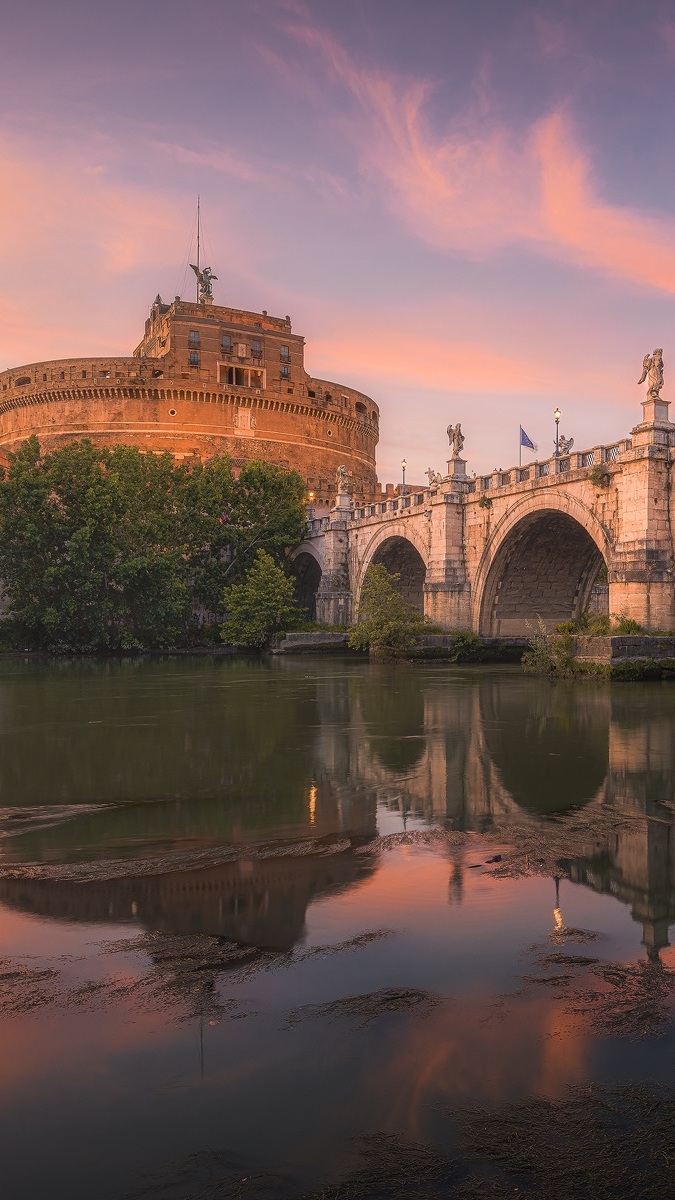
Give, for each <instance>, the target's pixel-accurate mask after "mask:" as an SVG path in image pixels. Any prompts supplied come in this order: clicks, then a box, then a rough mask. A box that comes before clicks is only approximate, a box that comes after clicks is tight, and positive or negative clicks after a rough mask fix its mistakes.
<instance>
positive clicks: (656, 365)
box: [638, 349, 663, 400]
mask: <svg viewBox="0 0 675 1200" xmlns="http://www.w3.org/2000/svg"><path fill="white" fill-rule="evenodd" d="M647 377H649V387H648V388H647V398H648V399H651V400H658V399H659V392H660V391H661V388H662V387H663V350H662V349H658V350H653V351H652V353H651V354H645V356H644V358H643V360H642V374H641V376H640V378H639V379H638V385H639V384H641V383H644V381H645V379H647Z"/></svg>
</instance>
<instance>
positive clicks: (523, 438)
mask: <svg viewBox="0 0 675 1200" xmlns="http://www.w3.org/2000/svg"><path fill="white" fill-rule="evenodd" d="M520 444H521V446H525V447H526V449H528V450H534V452H535V454H536V453H537V449H538V447H537V446H535V444H534V442H533V441H532V438H529V437H528V436H527V434H526V432H525V430H524V429H523V427H522V425H521V426H520Z"/></svg>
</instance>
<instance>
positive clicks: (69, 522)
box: [0, 437, 305, 651]
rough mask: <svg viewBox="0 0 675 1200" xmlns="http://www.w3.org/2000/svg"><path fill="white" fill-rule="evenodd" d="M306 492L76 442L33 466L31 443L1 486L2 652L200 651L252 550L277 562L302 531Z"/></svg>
mask: <svg viewBox="0 0 675 1200" xmlns="http://www.w3.org/2000/svg"><path fill="white" fill-rule="evenodd" d="M303 496H304V490H303V483H302V480H301V479H300V476H299V475H297V474H296V473H295V472H291V473H290V474H289V473H285V472H282V471H280V470H279V469H277V468H275V467H271V466H269V465H267V464H264V463H249V464H248V465H247V467H245V468H244V469H243V470H242V472H241V476H240V478H239V479H238V480H235V479H234V476H233V474H232V469H231V464H230V460H229V459H228V458H227V457H221V458H216V459H213V460H212V461H211V462H209V463H199V462H197V463H195V464H192V465H190V466H187V465H181V466H176V465H175V464H174V462H173V459H172V458H171V456H170V455H169V454H164V455H154V454H143V453H141V451H139V450H138V449H136V448H134V447H130V446H118V447H115V448H113V449H101V448H98V447H95V446H93V445H92V443H91V442H89V441H83V442H79V443H78V442H75V443H71V444H70V445H68V446H64V447H63V448H62V449H60V450H57V451H55V452H54V453H53V454H47V455H42V454H41V452H40V446H39V443H38V440H37V438H35V437H31V438H29V439H28V440H27V441H26V442H24V443H23V445H22V446H21V448H20V449H19V450H18V452H17V453H16V454H14V455H12V456H11V461H10V465H9V468H8V470H7V472H6V473H5V476H4V478H3V479H2V480H0V579H2V580H3V585H4V591H5V595H6V598H7V607H8V612H7V617H6V619H5V621H4V622H3V625H4V628H3V635H2V641H3V642H4V643H6V642H7V640H8V639H9V640H11V642H12V643H13V644H14V645H17V646H21V647H22V648H23V647H24V646H28V647H30V648H31V649H53V650H84V651H93V650H124V649H139V648H144V647H163V646H179V645H186V644H190V643H193V642H194V641H195V639H196V638H197V637H201V635H200V633H199V630H198V628H197V627H196V626H195V624H194V622H193V620H192V613H193V611H195V610H196V611H200V610H201V611H206V612H207V613H218V612H219V611H220V610H221V601H222V594H223V588H224V587H225V585H226V584H227V583H228V582H229V581H234V580H235V579H236V578H237V576H238V575H240V574H242V573H243V571H244V570H245V569H246V567H247V566H248V565H249V564H250V562H251V559H252V557H253V555H254V554H255V550H256V549H257V548H258V547H263V548H267V549H268V550H269V551H270V553H272V554H273V555H274V556H275V557H277V558H279V559H281V558H282V556H283V549H284V547H285V546H289V545H293V544H295V543H297V542H298V541H299V540H300V539H301V538H302V536H303V534H304V530H305V512H304V506H303Z"/></svg>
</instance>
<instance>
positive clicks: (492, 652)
mask: <svg viewBox="0 0 675 1200" xmlns="http://www.w3.org/2000/svg"><path fill="white" fill-rule="evenodd" d="M349 633H350V631H349V629H345V630H344V631H342V630H334V631H330V632H329V631H316V632H312V631H309V632H302V633H286V634H284V635H283V637H281V638H279V639H278V640H277V641H276V642H275V643H273V644H272V646H271V648H270V652H271V653H272V654H282V655H283V654H356V655H359V656H360V657H363V656H364V654H366V653H368V652H367V651H361V650H353V649H351V648H350V646H349ZM526 648H527V639H526V638H480V637H478V636H477V635H476V634H474V633H463V632H456V633H427V634H423V635H422V636H421V637H420V638H419V639H418V640H417V641H416V642H415V644H414V645H412V646H408V647H406V648H404V649H397V650H393V649H390V648H389V647H382V648H381V650H380V648H378V649H377V651H376V652H375V653H374V654H373V650H372V649H371V651H370V653H371V655H372V656H373V657H376V658H387V659H401V660H404V661H406V662H416V661H417V662H431V661H435V660H436V661H440V662H450V663H472V662H475V663H486V664H487V663H509V662H511V663H517V662H520V660H521V658H522V656H523V654H524V652H525V650H526Z"/></svg>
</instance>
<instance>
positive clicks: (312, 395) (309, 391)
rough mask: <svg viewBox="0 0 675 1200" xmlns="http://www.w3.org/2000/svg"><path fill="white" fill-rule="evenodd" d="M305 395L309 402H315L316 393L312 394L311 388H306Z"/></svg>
mask: <svg viewBox="0 0 675 1200" xmlns="http://www.w3.org/2000/svg"><path fill="white" fill-rule="evenodd" d="M307 395H308V396H309V398H310V400H316V392H313V391H312V389H311V388H307Z"/></svg>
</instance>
